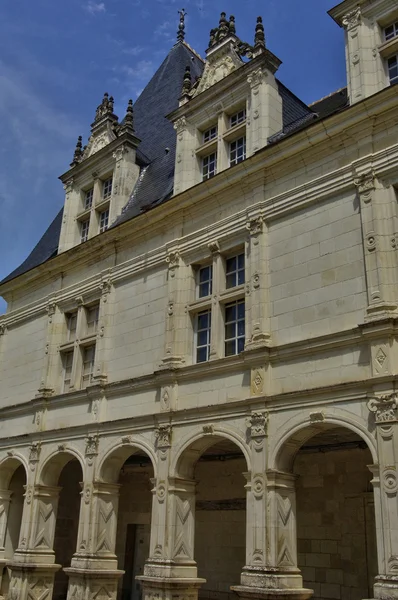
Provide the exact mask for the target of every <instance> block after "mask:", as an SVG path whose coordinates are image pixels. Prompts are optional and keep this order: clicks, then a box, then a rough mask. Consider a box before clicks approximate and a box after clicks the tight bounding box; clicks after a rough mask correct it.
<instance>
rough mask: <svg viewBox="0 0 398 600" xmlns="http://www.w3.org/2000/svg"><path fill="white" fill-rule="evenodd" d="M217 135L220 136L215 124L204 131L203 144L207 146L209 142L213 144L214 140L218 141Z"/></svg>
mask: <svg viewBox="0 0 398 600" xmlns="http://www.w3.org/2000/svg"><path fill="white" fill-rule="evenodd" d="M217 135H218V124H217V123H215V124H214V125H212V126H210V127H208V128H207V129H206V130H205V131H203V133H202V143H203V144H207V143H208V142H211V141H212V140H215V139H217Z"/></svg>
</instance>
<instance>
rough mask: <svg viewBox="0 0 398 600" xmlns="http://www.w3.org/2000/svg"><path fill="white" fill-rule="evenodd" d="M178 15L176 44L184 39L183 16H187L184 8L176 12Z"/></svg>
mask: <svg viewBox="0 0 398 600" xmlns="http://www.w3.org/2000/svg"><path fill="white" fill-rule="evenodd" d="M178 14H179V15H180V23H179V25H178V31H177V42H183V41H184V39H185V16H186V15H187V14H188V13H186V12H185V8H183V9H181V10H179V11H178Z"/></svg>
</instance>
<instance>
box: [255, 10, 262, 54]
mask: <svg viewBox="0 0 398 600" xmlns="http://www.w3.org/2000/svg"><path fill="white" fill-rule="evenodd" d="M254 48H255V50H257V49H260V48H265V35H264V25H263V19H262V17H257V25H256V33H255V35H254Z"/></svg>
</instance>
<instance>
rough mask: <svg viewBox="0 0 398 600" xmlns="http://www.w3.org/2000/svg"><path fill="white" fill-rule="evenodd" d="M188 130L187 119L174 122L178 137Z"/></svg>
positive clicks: (181, 118)
mask: <svg viewBox="0 0 398 600" xmlns="http://www.w3.org/2000/svg"><path fill="white" fill-rule="evenodd" d="M186 128H187V119H186V117H180V118H179V119H177V121H174V129H175V130H176V132H177V135H179V134H180V133H182V132H183V131H185V129H186Z"/></svg>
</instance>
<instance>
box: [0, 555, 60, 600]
mask: <svg viewBox="0 0 398 600" xmlns="http://www.w3.org/2000/svg"><path fill="white" fill-rule="evenodd" d="M8 567H9V568H10V569H11V573H12V574H11V581H10V587H9V590H8V598H9V599H10V600H27V599H29V600H44V599H46V600H47V599H49V598H51V597H52V594H53V587H54V576H55V573H56V572H57V571H58V570H59V569H60V568H61V565H56V564H47V565H46V564H41V563H34V562H31V563H18V562H11V563H8Z"/></svg>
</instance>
